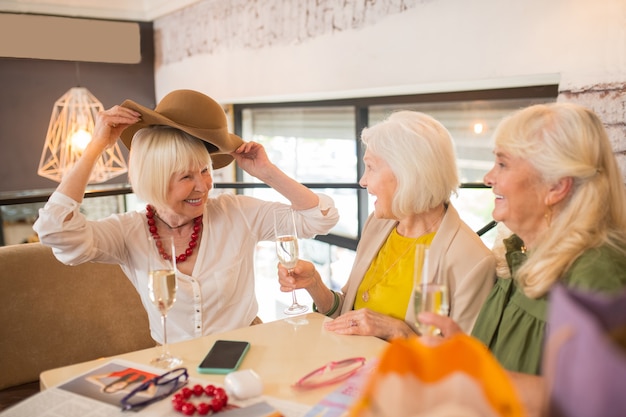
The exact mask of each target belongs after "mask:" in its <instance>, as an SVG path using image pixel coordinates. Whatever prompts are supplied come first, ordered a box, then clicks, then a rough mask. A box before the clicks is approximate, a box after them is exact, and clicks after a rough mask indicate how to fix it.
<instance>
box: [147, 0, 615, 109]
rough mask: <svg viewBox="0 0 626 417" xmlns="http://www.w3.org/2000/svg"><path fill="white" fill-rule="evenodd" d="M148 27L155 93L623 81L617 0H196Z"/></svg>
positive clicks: (240, 95) (406, 90)
mask: <svg viewBox="0 0 626 417" xmlns="http://www.w3.org/2000/svg"><path fill="white" fill-rule="evenodd" d="M340 5H345V6H344V7H341V6H340ZM403 8H404V9H405V10H402V9H403ZM155 31H156V40H157V45H156V49H157V52H156V53H157V65H156V69H155V70H156V72H155V73H156V93H157V99H159V98H161V97H162V96H163V95H165V94H167V93H168V92H169V91H171V90H174V89H179V88H192V89H196V90H199V91H202V92H204V93H206V94H208V95H210V96H212V97H213V98H215V99H216V100H218V101H220V102H223V103H241V102H247V101H254V102H256V101H283V100H302V99H320V98H338V97H356V96H376V95H391V94H411V93H419V92H432V91H451V90H465V89H476V88H490V87H508V86H519V85H533V84H541V83H550V82H552V83H554V82H557V83H559V85H560V90H585V89H588V88H590V87H592V86H597V85H600V84H603V85H607V84H608V85H611V86H613V87H614V86H616V85H617V86H618V89H619V88H621V89H622V91H623V86H624V84H625V83H626V1H624V0H523V1H520V0H515V1H512V0H377V1H376V2H372V1H368V0H343V1H338V0H317V1H310V0H230V1H222V0H205V1H201V2H199V3H197V4H195V5H193V6H190V7H188V8H186V9H183V10H182V11H180V12H176V13H174V14H172V15H169V16H166V17H163V18H161V19H158V20H157V21H155ZM162 57H168V58H167V61H165V60H164V59H163V58H162Z"/></svg>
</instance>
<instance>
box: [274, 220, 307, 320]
mask: <svg viewBox="0 0 626 417" xmlns="http://www.w3.org/2000/svg"><path fill="white" fill-rule="evenodd" d="M274 233H275V236H276V255H278V260H279V262H280V263H281V265H283V266H284V267H285V268H287V271H288V273H289V274H291V271H292V269H293V268H294V267H295V266H296V263H297V262H298V235H297V233H296V222H295V220H294V216H293V210H291V208H279V209H276V210H275V211H274ZM308 309H309V308H308V307H307V306H304V305H301V304H298V300H297V299H296V290H293V291H292V292H291V305H290V306H289V307H287V308H286V309H285V310H284V311H283V312H284V313H285V314H287V315H291V316H293V315H296V314H302V313H304V312H306V311H307V310H308Z"/></svg>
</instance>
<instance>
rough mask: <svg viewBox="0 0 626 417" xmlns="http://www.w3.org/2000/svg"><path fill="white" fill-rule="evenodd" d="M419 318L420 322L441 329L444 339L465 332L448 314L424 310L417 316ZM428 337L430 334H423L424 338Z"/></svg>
mask: <svg viewBox="0 0 626 417" xmlns="http://www.w3.org/2000/svg"><path fill="white" fill-rule="evenodd" d="M417 320H418V321H419V322H420V324H423V325H426V326H434V327H436V328H438V329H439V330H440V331H441V337H443V338H444V339H445V338H449V337H452V336H454V335H456V334H459V333H463V330H461V328H460V327H459V325H458V324H457V323H456V322H455V321H454V320H452V319H451V318H450V317H448V316H442V315H439V314H435V313H431V312H427V311H424V312H422V313H420V314H419V315H418V316H417ZM428 337H430V336H423V338H424V339H428ZM439 339H441V338H439Z"/></svg>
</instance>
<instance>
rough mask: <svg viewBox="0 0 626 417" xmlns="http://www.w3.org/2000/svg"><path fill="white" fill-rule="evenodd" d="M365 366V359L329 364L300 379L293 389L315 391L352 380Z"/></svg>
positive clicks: (359, 358)
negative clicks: (315, 389)
mask: <svg viewBox="0 0 626 417" xmlns="http://www.w3.org/2000/svg"><path fill="white" fill-rule="evenodd" d="M363 365H365V358H363V357H354V358H348V359H343V360H340V361H332V362H328V363H327V364H326V365H324V366H322V367H321V368H317V369H315V370H314V371H313V372H310V373H308V374H306V375H305V376H303V377H302V378H300V379H299V380H298V381H297V382H296V383H295V384H293V387H294V388H298V389H314V388H319V387H324V386H327V385H332V384H336V383H337V382H341V381H344V380H346V379H348V378H350V377H351V376H352V375H354V374H355V373H356V372H357V371H358V370H359V369H361V368H362V367H363Z"/></svg>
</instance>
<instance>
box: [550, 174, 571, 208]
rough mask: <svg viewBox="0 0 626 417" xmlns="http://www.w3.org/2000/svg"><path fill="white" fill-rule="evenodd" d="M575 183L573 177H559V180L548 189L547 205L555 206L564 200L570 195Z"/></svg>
mask: <svg viewBox="0 0 626 417" xmlns="http://www.w3.org/2000/svg"><path fill="white" fill-rule="evenodd" d="M573 184H574V179H573V178H572V177H563V178H559V180H558V181H556V182H555V183H554V184H552V185H551V186H550V188H549V189H548V193H547V194H546V198H545V203H546V205H547V206H553V205H555V204H558V203H560V202H561V201H563V200H564V199H565V198H566V197H567V196H568V195H569V192H570V190H571V189H572V185H573Z"/></svg>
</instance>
